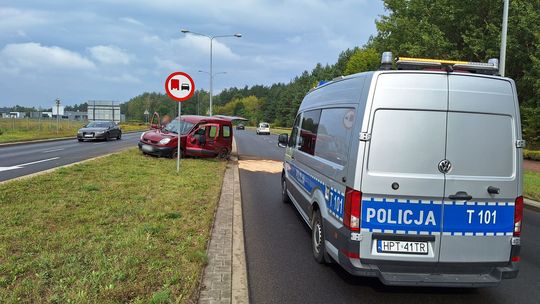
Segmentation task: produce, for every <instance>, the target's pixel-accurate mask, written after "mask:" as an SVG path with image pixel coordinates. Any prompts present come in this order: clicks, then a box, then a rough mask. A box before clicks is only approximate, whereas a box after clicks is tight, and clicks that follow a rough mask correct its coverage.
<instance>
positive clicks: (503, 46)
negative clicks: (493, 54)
mask: <svg viewBox="0 0 540 304" xmlns="http://www.w3.org/2000/svg"><path fill="white" fill-rule="evenodd" d="M503 1H504V8H503V23H502V33H501V52H500V56H501V58H500V59H499V62H500V65H499V72H500V73H501V76H504V72H505V68H506V33H507V32H508V6H509V4H510V0H503Z"/></svg>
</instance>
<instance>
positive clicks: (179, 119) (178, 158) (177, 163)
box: [176, 102, 187, 173]
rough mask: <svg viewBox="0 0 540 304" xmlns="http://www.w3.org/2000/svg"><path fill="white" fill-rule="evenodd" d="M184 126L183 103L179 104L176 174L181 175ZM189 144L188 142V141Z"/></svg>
mask: <svg viewBox="0 0 540 304" xmlns="http://www.w3.org/2000/svg"><path fill="white" fill-rule="evenodd" d="M181 124H182V103H181V102H179V103H178V148H177V150H176V151H178V152H176V173H180V154H182V150H180V141H181V140H180V139H181V138H182V137H181V136H180V135H181V134H180V126H181ZM186 143H187V141H186Z"/></svg>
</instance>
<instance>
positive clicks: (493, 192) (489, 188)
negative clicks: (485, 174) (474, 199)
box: [487, 186, 501, 194]
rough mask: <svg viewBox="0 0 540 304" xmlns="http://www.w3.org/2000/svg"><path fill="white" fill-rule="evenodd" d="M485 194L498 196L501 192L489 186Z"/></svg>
mask: <svg viewBox="0 0 540 304" xmlns="http://www.w3.org/2000/svg"><path fill="white" fill-rule="evenodd" d="M487 192H488V193H489V194H499V193H500V192H501V189H499V188H497V187H493V186H489V187H488V188H487Z"/></svg>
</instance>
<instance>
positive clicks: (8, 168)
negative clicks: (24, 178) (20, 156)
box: [0, 166, 21, 172]
mask: <svg viewBox="0 0 540 304" xmlns="http://www.w3.org/2000/svg"><path fill="white" fill-rule="evenodd" d="M20 168H21V167H17V166H13V167H0V172H2V171H9V170H15V169H20Z"/></svg>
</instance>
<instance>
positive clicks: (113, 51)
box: [88, 45, 133, 64]
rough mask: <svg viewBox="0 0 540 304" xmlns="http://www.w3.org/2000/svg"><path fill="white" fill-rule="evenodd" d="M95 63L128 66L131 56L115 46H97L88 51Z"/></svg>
mask: <svg viewBox="0 0 540 304" xmlns="http://www.w3.org/2000/svg"><path fill="white" fill-rule="evenodd" d="M88 50H89V51H90V54H91V55H92V57H93V58H94V59H96V60H97V61H99V62H101V63H104V64H129V63H130V62H131V60H132V59H133V55H131V54H129V53H127V52H126V51H124V50H122V49H120V48H118V47H116V46H106V45H98V46H94V47H91V48H89V49H88Z"/></svg>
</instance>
